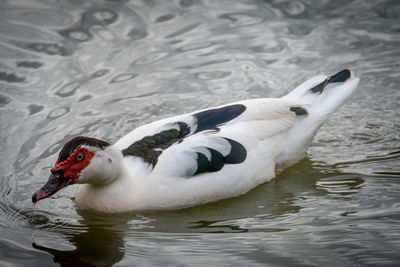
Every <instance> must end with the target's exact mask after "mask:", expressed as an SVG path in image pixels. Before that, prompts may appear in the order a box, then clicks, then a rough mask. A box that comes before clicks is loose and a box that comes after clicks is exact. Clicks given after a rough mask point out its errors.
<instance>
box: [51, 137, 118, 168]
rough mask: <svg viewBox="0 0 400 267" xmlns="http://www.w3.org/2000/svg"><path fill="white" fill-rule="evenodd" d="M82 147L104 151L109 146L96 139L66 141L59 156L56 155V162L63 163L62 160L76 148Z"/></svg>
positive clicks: (86, 138)
mask: <svg viewBox="0 0 400 267" xmlns="http://www.w3.org/2000/svg"><path fill="white" fill-rule="evenodd" d="M82 145H88V146H93V147H99V148H101V149H104V148H105V147H107V146H109V145H110V144H109V143H107V142H105V141H102V140H99V139H96V138H91V137H85V136H77V137H75V138H73V139H72V140H70V141H68V142H67V143H66V144H65V145H64V147H63V148H62V149H61V151H60V154H59V155H58V159H57V162H63V161H64V160H66V159H67V158H68V157H69V155H71V154H72V153H73V152H74V151H75V150H76V149H77V148H78V147H80V146H82Z"/></svg>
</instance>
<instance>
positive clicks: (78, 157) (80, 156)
mask: <svg viewBox="0 0 400 267" xmlns="http://www.w3.org/2000/svg"><path fill="white" fill-rule="evenodd" d="M83 158H84V156H83V154H82V153H79V154H76V156H75V159H76V161H82V160H83Z"/></svg>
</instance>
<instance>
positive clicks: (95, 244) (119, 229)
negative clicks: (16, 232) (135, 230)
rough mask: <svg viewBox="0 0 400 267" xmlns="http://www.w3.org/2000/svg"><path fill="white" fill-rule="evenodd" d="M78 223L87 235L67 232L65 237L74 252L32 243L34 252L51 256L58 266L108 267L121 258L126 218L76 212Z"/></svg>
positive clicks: (79, 232)
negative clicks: (80, 217) (36, 250)
mask: <svg viewBox="0 0 400 267" xmlns="http://www.w3.org/2000/svg"><path fill="white" fill-rule="evenodd" d="M78 213H79V215H81V216H82V218H83V219H82V220H81V221H80V222H79V223H80V224H81V226H84V227H85V228H86V229H87V230H86V231H69V232H66V233H65V237H66V238H67V239H68V241H69V243H70V244H71V245H73V246H75V249H74V250H59V249H54V248H49V247H45V246H41V245H38V244H36V243H32V246H33V247H34V248H35V249H38V250H41V251H44V252H47V253H49V254H51V255H53V256H54V258H53V260H54V262H56V263H59V264H60V265H61V266H111V265H113V264H115V263H117V262H119V261H121V260H122V259H123V257H124V250H125V244H124V240H123V234H124V232H125V231H126V230H127V229H128V224H127V222H128V218H125V217H117V218H116V217H115V216H113V218H112V219H109V220H108V219H107V217H106V216H109V215H104V214H91V213H89V212H86V211H78Z"/></svg>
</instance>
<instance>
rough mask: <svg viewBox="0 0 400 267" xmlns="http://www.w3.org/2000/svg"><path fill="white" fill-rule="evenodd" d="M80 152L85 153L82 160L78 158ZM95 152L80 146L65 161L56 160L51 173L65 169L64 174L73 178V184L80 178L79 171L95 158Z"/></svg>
mask: <svg viewBox="0 0 400 267" xmlns="http://www.w3.org/2000/svg"><path fill="white" fill-rule="evenodd" d="M78 154H82V155H83V159H82V160H80V161H79V160H78V158H79V156H78V157H77V155H78ZM93 156H94V152H92V151H89V150H88V149H86V148H83V147H81V148H79V149H77V150H76V151H75V152H74V153H72V154H71V155H70V156H69V157H68V158H67V159H66V160H64V161H63V162H60V163H59V162H56V164H55V165H54V167H53V168H52V169H51V173H56V172H58V171H63V176H64V177H68V178H71V180H72V181H71V184H74V183H75V180H76V179H78V177H79V173H80V172H81V171H82V170H83V169H84V168H86V167H87V166H88V165H89V163H90V160H91V159H92V158H93Z"/></svg>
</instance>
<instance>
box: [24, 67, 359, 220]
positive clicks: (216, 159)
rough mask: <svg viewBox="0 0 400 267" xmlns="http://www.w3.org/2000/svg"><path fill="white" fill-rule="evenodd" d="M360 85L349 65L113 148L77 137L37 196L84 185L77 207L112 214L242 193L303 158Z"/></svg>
mask: <svg viewBox="0 0 400 267" xmlns="http://www.w3.org/2000/svg"><path fill="white" fill-rule="evenodd" d="M358 82H359V79H358V78H355V77H354V76H353V75H352V73H351V72H350V71H349V70H342V71H340V72H339V73H337V74H335V75H333V76H330V77H327V76H325V75H319V76H317V77H314V78H312V79H310V80H308V81H306V82H304V83H303V84H301V85H300V86H298V87H297V88H296V89H294V90H293V91H292V92H290V93H289V94H287V95H286V96H284V97H282V98H260V99H250V100H244V101H239V102H236V103H232V104H228V105H223V106H219V107H214V108H211V109H206V110H200V111H194V112H192V113H189V114H184V115H178V116H174V117H171V118H167V119H163V120H160V121H156V122H153V123H150V124H147V125H144V126H141V127H139V128H137V129H135V130H133V131H132V132H130V133H129V134H127V135H126V136H124V137H122V138H121V139H120V140H118V141H117V142H116V143H115V144H113V145H111V144H110V143H108V142H106V141H102V140H98V139H95V138H89V137H82V136H79V137H76V138H74V139H72V140H71V141H69V142H67V143H66V144H65V145H64V147H63V148H62V150H61V152H60V154H59V156H58V159H57V162H56V164H55V165H54V167H53V168H52V169H51V175H50V178H49V179H48V182H47V183H46V184H45V185H44V186H43V187H42V188H41V189H39V190H38V191H37V192H35V193H34V194H33V196H32V201H33V202H34V203H36V202H37V201H39V200H41V199H44V198H47V197H49V196H51V195H53V194H54V193H56V192H57V191H59V190H60V189H62V188H64V187H66V186H68V185H72V184H78V189H77V191H76V194H75V198H74V200H75V202H76V203H77V204H78V206H80V207H82V208H85V209H92V210H97V211H102V212H110V213H111V212H125V211H132V210H156V209H179V208H185V207H189V206H194V205H199V204H203V203H208V202H213V201H217V200H220V199H225V198H229V197H234V196H238V195H241V194H244V193H246V192H248V191H249V190H251V189H252V188H254V187H256V186H258V185H260V184H262V183H265V182H267V181H270V180H271V179H272V178H274V177H275V176H276V170H277V169H282V168H285V167H288V166H290V165H291V164H293V163H295V162H297V161H299V160H300V159H301V158H303V157H304V155H305V152H306V150H307V147H308V146H309V144H310V143H311V141H312V139H313V137H314V136H315V134H316V133H317V131H318V129H319V128H320V126H321V125H322V123H323V122H324V121H325V120H326V119H327V117H328V116H329V115H330V114H332V113H333V112H334V111H335V110H337V109H338V108H339V107H340V106H341V105H342V104H343V103H344V102H345V100H346V99H347V98H349V97H350V96H351V94H352V93H353V92H354V91H355V89H356V87H357V84H358Z"/></svg>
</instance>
